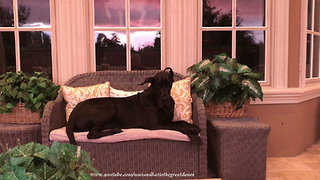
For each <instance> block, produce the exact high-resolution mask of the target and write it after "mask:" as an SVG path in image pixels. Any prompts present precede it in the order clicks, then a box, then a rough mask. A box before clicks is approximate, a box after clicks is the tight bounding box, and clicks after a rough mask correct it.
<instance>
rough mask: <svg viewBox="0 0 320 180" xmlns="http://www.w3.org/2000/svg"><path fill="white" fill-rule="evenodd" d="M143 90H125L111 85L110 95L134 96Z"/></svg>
mask: <svg viewBox="0 0 320 180" xmlns="http://www.w3.org/2000/svg"><path fill="white" fill-rule="evenodd" d="M139 92H143V90H141V91H123V90H118V89H115V88H113V87H111V86H110V97H128V96H133V95H136V94H138V93H139Z"/></svg>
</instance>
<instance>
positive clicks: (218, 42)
mask: <svg viewBox="0 0 320 180" xmlns="http://www.w3.org/2000/svg"><path fill="white" fill-rule="evenodd" d="M266 3H267V0H251V1H250V0H203V2H202V28H201V30H202V59H212V58H213V56H214V55H216V54H219V53H223V52H225V53H227V55H228V56H230V57H233V58H237V60H238V62H239V63H242V64H246V65H248V66H249V67H250V68H252V69H253V70H254V71H257V72H260V73H262V74H266V73H265V72H266V65H265V64H266V59H267V58H266V53H265V52H266V47H267V46H266V44H267V43H268V42H266V39H267V38H266V35H267V32H268V24H267V19H266V18H267V16H266V7H267V4H266Z"/></svg>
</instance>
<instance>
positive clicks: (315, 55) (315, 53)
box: [312, 36, 320, 77]
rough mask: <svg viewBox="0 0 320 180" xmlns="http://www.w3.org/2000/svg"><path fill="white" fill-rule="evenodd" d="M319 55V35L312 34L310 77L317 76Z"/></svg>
mask: <svg viewBox="0 0 320 180" xmlns="http://www.w3.org/2000/svg"><path fill="white" fill-rule="evenodd" d="M319 56H320V36H314V42H313V65H312V67H313V73H312V77H319Z"/></svg>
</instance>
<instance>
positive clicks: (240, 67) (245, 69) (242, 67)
mask: <svg viewBox="0 0 320 180" xmlns="http://www.w3.org/2000/svg"><path fill="white" fill-rule="evenodd" d="M249 72H252V70H251V69H250V68H249V67H248V66H246V65H242V64H239V63H238V71H237V73H249Z"/></svg>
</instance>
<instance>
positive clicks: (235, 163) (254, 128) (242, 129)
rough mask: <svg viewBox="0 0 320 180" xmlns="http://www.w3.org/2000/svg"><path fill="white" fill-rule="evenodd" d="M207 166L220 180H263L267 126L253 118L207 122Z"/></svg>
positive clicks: (208, 119)
mask: <svg viewBox="0 0 320 180" xmlns="http://www.w3.org/2000/svg"><path fill="white" fill-rule="evenodd" d="M207 131H208V151H207V153H208V166H209V167H210V169H212V170H213V171H214V173H215V174H216V175H217V176H218V177H221V178H222V179H223V180H265V178H266V144H267V137H268V135H269V132H270V126H269V125H266V124H263V123H261V122H259V121H258V120H257V119H255V118H207Z"/></svg>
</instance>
